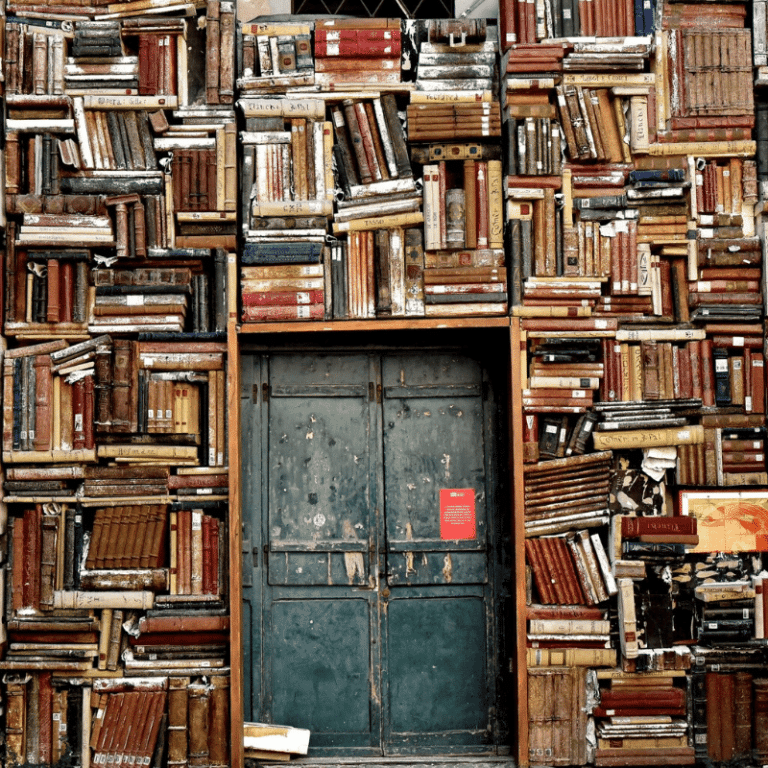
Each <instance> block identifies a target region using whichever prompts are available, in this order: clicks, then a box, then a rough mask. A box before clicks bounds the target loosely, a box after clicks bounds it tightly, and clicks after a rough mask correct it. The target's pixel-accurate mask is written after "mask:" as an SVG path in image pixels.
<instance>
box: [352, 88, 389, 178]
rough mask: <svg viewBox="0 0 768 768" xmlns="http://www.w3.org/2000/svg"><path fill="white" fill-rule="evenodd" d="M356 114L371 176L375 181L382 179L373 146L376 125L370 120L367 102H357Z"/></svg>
mask: <svg viewBox="0 0 768 768" xmlns="http://www.w3.org/2000/svg"><path fill="white" fill-rule="evenodd" d="M355 114H356V116H357V124H358V126H359V127H360V136H361V137H362V140H363V150H364V151H365V159H366V161H367V162H368V167H369V168H370V171H371V177H372V179H373V181H381V179H382V175H381V168H380V167H379V161H378V159H377V157H376V150H375V149H374V146H373V134H372V131H375V130H376V126H372V125H371V124H370V123H369V122H368V114H367V112H366V111H365V104H364V103H363V102H362V101H356V102H355Z"/></svg>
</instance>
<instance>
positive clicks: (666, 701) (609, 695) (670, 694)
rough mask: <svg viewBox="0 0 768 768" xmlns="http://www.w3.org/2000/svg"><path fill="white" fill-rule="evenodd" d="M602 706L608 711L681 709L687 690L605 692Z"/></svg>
mask: <svg viewBox="0 0 768 768" xmlns="http://www.w3.org/2000/svg"><path fill="white" fill-rule="evenodd" d="M600 704H601V705H602V706H603V707H605V708H606V709H615V708H617V707H619V706H626V705H630V706H632V707H635V708H646V707H654V706H661V707H669V706H674V707H680V706H684V704H685V690H684V689H683V688H660V689H657V690H653V689H650V686H648V687H647V688H646V687H643V688H640V687H638V688H631V687H629V686H628V687H627V688H626V689H618V690H613V689H610V690H604V691H601V692H600Z"/></svg>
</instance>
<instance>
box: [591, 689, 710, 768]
mask: <svg viewBox="0 0 768 768" xmlns="http://www.w3.org/2000/svg"><path fill="white" fill-rule="evenodd" d="M675 679H676V678H675V677H672V676H670V675H664V674H662V675H660V676H654V677H650V678H643V677H642V676H641V675H637V676H634V677H613V678H611V679H610V687H607V688H601V689H600V704H599V706H597V707H596V708H595V709H594V710H593V715H594V716H595V717H597V718H600V722H599V723H598V726H597V729H598V731H597V732H598V747H597V750H596V752H595V765H599V766H602V765H605V766H608V765H627V764H629V765H693V764H694V763H695V756H694V749H693V747H691V746H689V745H688V735H687V732H688V724H687V722H686V720H685V719H684V718H685V714H686V705H685V702H686V690H685V688H681V687H678V686H676V685H675ZM603 718H605V720H603ZM614 739H615V740H616V741H614ZM657 739H662V741H661V742H658V741H657Z"/></svg>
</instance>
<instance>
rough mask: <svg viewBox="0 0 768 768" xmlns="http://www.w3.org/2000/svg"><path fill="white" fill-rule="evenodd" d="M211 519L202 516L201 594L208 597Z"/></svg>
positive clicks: (209, 589) (210, 575)
mask: <svg viewBox="0 0 768 768" xmlns="http://www.w3.org/2000/svg"><path fill="white" fill-rule="evenodd" d="M212 523H213V518H212V517H211V516H210V515H203V520H202V524H203V573H202V577H203V580H202V592H203V594H204V595H210V594H211V592H212V590H211V577H212V575H213V574H212V572H211V537H212V533H213V531H212Z"/></svg>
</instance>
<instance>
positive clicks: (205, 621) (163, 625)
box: [139, 616, 229, 645]
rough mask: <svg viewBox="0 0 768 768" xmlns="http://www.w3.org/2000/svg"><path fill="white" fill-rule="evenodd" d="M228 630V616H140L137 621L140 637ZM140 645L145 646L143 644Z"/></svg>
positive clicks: (144, 643)
mask: <svg viewBox="0 0 768 768" xmlns="http://www.w3.org/2000/svg"><path fill="white" fill-rule="evenodd" d="M228 629H229V616H152V617H148V616H142V617H141V618H140V619H139V633H140V634H141V635H145V634H149V633H153V634H157V633H159V632H225V631H227V630H228ZM142 645H147V643H146V642H143V643H142Z"/></svg>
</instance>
